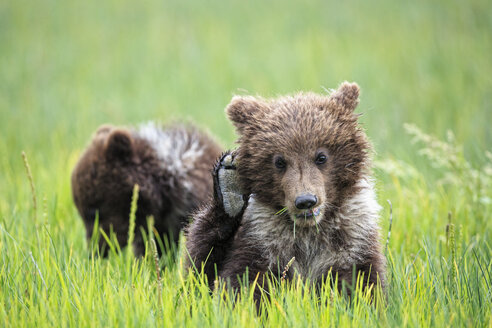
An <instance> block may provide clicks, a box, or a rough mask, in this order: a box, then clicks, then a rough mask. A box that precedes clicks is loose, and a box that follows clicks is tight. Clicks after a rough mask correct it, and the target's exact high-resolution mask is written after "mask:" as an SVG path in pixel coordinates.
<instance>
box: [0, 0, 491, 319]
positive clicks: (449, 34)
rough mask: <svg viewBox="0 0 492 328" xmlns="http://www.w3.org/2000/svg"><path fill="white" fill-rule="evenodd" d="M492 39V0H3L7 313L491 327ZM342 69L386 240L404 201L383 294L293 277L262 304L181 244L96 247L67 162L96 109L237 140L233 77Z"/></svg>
mask: <svg viewBox="0 0 492 328" xmlns="http://www.w3.org/2000/svg"><path fill="white" fill-rule="evenodd" d="M491 53H492V4H491V3H490V1H485V0H484V1H474V0H472V1H453V0H451V1H448V0H446V1H444V0H442V1H439V0H436V1H424V0H416V1H411V2H408V1H405V2H403V1H390V0H376V1H370V2H369V1H345V2H335V1H314V0H308V1H304V2H286V1H280V0H274V1H268V2H266V1H257V0H253V1H247V2H246V1H215V0H213V1H193V2H190V1H175V0H172V1H155V0H149V1H144V2H141V3H140V2H139V3H137V2H130V1H124V0H123V1H94V0H88V1H47V0H43V1H26V0H18V1H12V0H7V1H3V2H0V259H1V260H0V261H1V262H0V263H1V265H0V325H2V326H12V327H18V326H29V327H31V326H35V327H44V326H50V327H51V326H162V325H165V326H171V325H179V326H184V325H187V326H249V325H260V324H262V325H265V326H278V325H281V326H301V325H302V326H327V325H333V326H374V325H378V326H418V327H421V326H448V325H449V326H482V327H491V326H492V320H491V314H490V312H491V308H492V262H491V258H492V256H491V253H492V245H491V244H492V242H491V228H492V218H491V213H492V157H491V156H490V154H488V155H487V153H486V151H487V150H488V151H491V150H492V149H491V148H492V129H491V128H490V119H491V118H492V92H490V90H492V79H491V76H492V62H491V60H490V58H491ZM344 80H349V81H357V82H358V83H359V84H360V86H361V88H362V95H361V104H360V106H359V109H358V111H359V112H362V113H364V116H363V117H362V121H363V124H364V127H365V128H366V130H367V133H368V135H369V136H370V138H371V139H372V141H373V143H374V146H375V149H376V153H375V155H374V157H375V164H376V169H375V176H376V179H377V186H378V196H379V199H380V203H381V204H382V205H384V211H383V212H382V213H381V214H382V220H381V225H382V234H383V238H382V239H384V240H382V241H383V242H385V240H386V233H387V230H388V225H389V220H388V219H389V205H388V204H387V202H386V200H387V199H389V200H390V201H391V203H392V206H393V226H392V233H391V238H390V242H389V246H388V252H387V257H388V284H389V285H388V294H387V301H386V302H377V303H376V304H375V305H370V304H368V302H367V300H366V299H365V298H364V296H363V295H359V296H358V297H356V298H355V299H354V300H353V302H351V303H348V302H347V301H346V300H345V299H344V298H343V297H340V296H339V295H337V294H336V293H333V292H332V291H331V290H329V288H327V287H326V288H325V289H322V290H321V291H320V292H318V293H316V292H314V291H313V290H312V288H310V285H309V284H303V283H301V282H299V281H294V282H290V283H286V282H284V283H282V286H281V287H279V288H276V289H275V292H274V293H273V295H272V298H271V301H269V302H266V303H265V308H264V311H263V312H262V314H261V315H260V316H257V315H256V312H255V308H254V306H253V304H252V302H251V299H250V298H251V297H250V292H249V291H248V290H247V289H244V290H243V291H242V297H240V298H239V300H238V301H237V303H236V304H235V305H234V306H233V304H232V302H231V301H230V298H229V297H228V296H227V295H226V294H225V292H224V291H223V290H221V289H218V290H217V291H215V292H214V293H213V294H212V295H210V294H209V292H208V289H207V287H206V285H205V284H204V283H203V281H201V280H200V279H198V278H196V277H195V276H193V275H187V273H186V272H185V271H184V270H183V269H182V267H181V265H180V263H181V262H182V260H183V259H182V258H181V259H180V260H179V261H178V263H168V265H167V267H166V269H164V270H163V271H162V272H161V279H160V280H158V279H157V274H156V266H155V263H154V258H153V255H152V252H150V253H149V254H148V255H147V256H146V257H145V258H144V259H141V260H135V259H134V258H133V257H132V256H131V254H129V253H128V252H123V253H122V254H120V255H116V254H113V255H112V256H110V257H109V259H108V260H98V259H95V258H92V259H91V258H90V257H89V252H88V248H87V245H86V241H85V238H84V235H85V232H84V227H83V224H82V221H81V220H80V218H79V217H78V215H77V213H76V210H75V208H74V205H73V203H72V199H71V192H70V181H69V177H70V172H71V169H72V168H73V166H74V164H75V162H76V160H77V158H78V156H79V154H80V152H81V151H82V149H83V148H84V146H85V145H86V144H87V142H88V140H89V138H90V135H91V133H92V132H93V131H94V130H95V129H96V128H97V126H98V125H100V124H102V123H107V122H110V123H113V124H134V123H138V122H141V121H145V120H150V119H156V120H161V121H169V120H173V119H190V120H192V121H194V122H198V124H199V125H200V126H202V127H204V128H206V129H208V130H209V131H210V132H211V133H213V134H214V135H215V136H216V137H217V139H218V140H219V141H220V142H221V143H222V144H223V145H224V146H228V147H230V146H233V141H234V131H233V129H232V125H231V124H230V123H229V122H228V121H227V119H226V118H225V115H224V113H223V108H224V107H225V106H226V104H227V103H228V101H229V100H230V98H231V96H232V95H233V94H235V93H249V94H261V95H263V96H275V95H278V94H284V93H289V92H294V91H298V90H312V91H315V92H324V91H323V90H324V88H334V87H336V86H337V85H338V84H339V83H340V82H341V81H344ZM404 123H411V124H413V125H405V126H404ZM405 127H406V128H405ZM416 127H418V128H416ZM419 129H421V130H419ZM448 130H449V131H452V132H453V137H450V135H448ZM422 131H424V132H425V133H430V134H432V135H435V136H436V138H431V137H430V136H428V135H426V134H425V133H423V132H422ZM412 140H415V141H416V142H414V143H412ZM442 140H444V141H445V142H444V141H442ZM460 145H462V146H460ZM22 151H25V153H26V155H27V158H28V160H29V164H30V168H31V171H32V182H33V184H34V187H35V196H36V197H35V200H36V208H35V207H34V206H33V194H32V192H31V186H30V180H29V178H28V175H27V174H26V169H25V166H24V162H23V159H22V156H21V152H22ZM449 217H450V218H451V223H449ZM137 233H138V232H137ZM162 261H163V262H166V259H165V258H164V259H162ZM160 293H162V295H161V297H159V295H160Z"/></svg>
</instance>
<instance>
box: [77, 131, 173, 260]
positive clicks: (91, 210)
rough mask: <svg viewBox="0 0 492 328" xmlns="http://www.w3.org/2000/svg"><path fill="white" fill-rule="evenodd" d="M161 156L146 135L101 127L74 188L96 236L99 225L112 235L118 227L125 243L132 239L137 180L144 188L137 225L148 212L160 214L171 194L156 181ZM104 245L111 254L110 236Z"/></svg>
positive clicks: (89, 233) (88, 226)
mask: <svg viewBox="0 0 492 328" xmlns="http://www.w3.org/2000/svg"><path fill="white" fill-rule="evenodd" d="M153 162H155V156H153V155H152V152H151V150H150V149H149V147H148V146H147V145H145V144H144V143H143V141H142V140H140V139H138V138H135V137H134V136H133V135H132V132H131V131H130V130H128V129H125V128H116V127H112V126H109V125H103V126H101V127H100V128H99V129H98V130H97V132H96V133H95V135H94V137H93V140H92V142H91V144H90V146H89V147H88V148H87V150H86V151H85V152H84V154H83V155H82V157H81V158H80V160H79V162H78V163H77V165H76V167H75V168H74V170H73V173H72V193H73V198H74V202H75V205H76V206H77V209H78V210H79V213H80V215H81V217H82V219H83V221H84V224H85V227H86V235H87V238H88V239H90V238H91V236H92V234H93V229H94V225H95V221H96V217H97V218H98V225H99V227H100V228H102V229H103V231H104V232H105V233H106V234H107V235H108V236H110V232H111V231H112V232H114V233H115V236H116V238H117V240H118V243H119V245H120V246H121V247H123V246H125V245H126V243H127V238H128V226H129V213H130V204H131V198H132V192H133V188H134V186H135V184H138V185H139V187H140V190H139V198H138V207H137V215H136V218H137V224H139V223H140V222H138V221H144V220H145V218H146V217H147V216H148V215H151V214H156V209H158V208H160V207H162V206H163V205H164V204H162V202H163V201H165V199H162V198H161V197H160V195H159V193H158V190H157V186H154V184H153V183H152V176H151V175H152V172H153V171H155V167H157V165H158V164H157V163H153ZM99 244H100V245H99V246H100V249H101V250H102V251H103V254H104V255H106V253H107V249H104V250H103V248H105V247H106V245H105V242H104V238H102V237H101V238H99Z"/></svg>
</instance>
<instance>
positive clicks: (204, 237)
mask: <svg viewBox="0 0 492 328" xmlns="http://www.w3.org/2000/svg"><path fill="white" fill-rule="evenodd" d="M358 96H359V87H358V86H357V84H355V83H353V84H351V83H347V82H345V83H343V84H342V85H341V86H340V88H339V89H338V90H336V91H335V92H333V93H332V94H331V95H329V96H328V95H327V96H324V95H317V94H313V93H299V94H296V95H293V96H286V97H280V98H278V99H273V100H265V99H261V98H255V97H234V98H233V99H232V101H231V103H230V104H229V105H228V107H227V109H226V112H227V115H228V116H229V119H230V120H231V121H232V122H233V123H234V125H235V126H236V128H237V132H238V133H239V136H240V137H239V140H238V144H239V148H238V149H237V150H236V151H234V152H232V153H226V154H225V155H224V156H222V158H221V159H220V160H219V161H218V162H217V163H216V166H215V170H214V173H213V177H214V195H213V199H212V201H211V203H209V204H207V205H206V206H204V207H203V208H201V209H200V210H199V211H197V212H196V213H195V215H194V221H193V222H192V223H191V225H190V226H189V227H188V229H187V239H188V240H187V249H188V252H189V256H190V259H191V260H192V261H193V262H194V265H195V266H196V268H197V269H198V271H199V272H200V271H201V270H204V273H205V274H206V275H207V277H208V281H209V283H210V284H213V282H214V279H215V274H216V273H217V275H218V276H219V277H221V278H224V279H226V281H228V283H229V284H230V286H231V287H233V288H237V287H239V286H240V279H241V277H242V276H243V274H244V273H246V272H247V273H248V279H249V281H250V282H252V281H253V280H255V279H256V278H257V276H259V279H258V283H259V285H260V286H262V284H263V287H264V288H266V284H264V283H263V282H264V279H263V278H264V275H266V274H269V275H273V276H274V277H279V275H281V274H282V271H283V270H284V268H285V267H286V265H287V263H288V262H289V261H291V260H292V259H294V258H295V259H294V261H293V262H292V266H291V267H290V269H289V270H288V272H287V278H292V277H293V276H294V275H295V274H299V275H301V276H302V277H309V278H310V279H311V281H317V282H318V283H320V282H321V281H322V280H323V279H324V278H327V276H328V275H329V274H331V275H332V276H333V277H334V276H338V281H339V285H338V288H340V289H341V288H342V286H343V285H344V284H342V282H343V281H344V282H346V283H348V285H350V284H351V283H352V277H353V274H355V275H357V274H364V281H365V282H366V283H367V285H376V284H380V285H381V286H384V273H385V258H384V256H383V254H382V253H381V246H380V241H379V227H378V212H379V210H380V206H379V205H378V203H377V201H376V197H375V192H374V187H373V183H372V181H371V178H370V173H371V172H370V159H369V154H368V153H369V151H370V144H369V142H368V140H367V138H366V135H365V133H364V131H363V130H362V129H361V128H360V127H359V125H358V123H357V118H358V115H357V114H355V113H354V109H355V108H356V106H357V104H358V102H359V100H358ZM190 265H191V264H190ZM354 269H355V270H356V272H353V270H354ZM367 285H366V286H367ZM346 292H347V293H349V294H350V292H351V291H350V289H347V290H346ZM260 295H261V294H260V293H259V290H258V288H257V289H256V290H255V297H256V298H257V299H258V297H259V296H260Z"/></svg>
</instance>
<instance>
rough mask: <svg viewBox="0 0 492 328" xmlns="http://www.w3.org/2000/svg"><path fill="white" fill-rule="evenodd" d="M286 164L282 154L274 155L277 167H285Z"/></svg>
mask: <svg viewBox="0 0 492 328" xmlns="http://www.w3.org/2000/svg"><path fill="white" fill-rule="evenodd" d="M286 166H287V163H286V162H285V159H284V158H283V157H282V156H277V157H275V167H276V168H277V169H280V170H281V169H285V167H286Z"/></svg>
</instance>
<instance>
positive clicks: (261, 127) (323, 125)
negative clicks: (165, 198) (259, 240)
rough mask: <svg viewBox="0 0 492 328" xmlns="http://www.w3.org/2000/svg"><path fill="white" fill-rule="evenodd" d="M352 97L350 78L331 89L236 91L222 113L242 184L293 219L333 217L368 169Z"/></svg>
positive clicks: (355, 91)
mask: <svg viewBox="0 0 492 328" xmlns="http://www.w3.org/2000/svg"><path fill="white" fill-rule="evenodd" d="M358 97H359V87H358V85H357V84H355V83H348V82H344V83H342V84H341V86H340V87H339V88H338V90H336V91H334V92H333V93H332V94H331V95H317V94H314V93H299V94H295V95H292V96H285V97H279V98H277V99H271V100H265V99H262V98H258V97H252V96H235V97H234V98H233V99H232V101H231V103H230V104H229V105H228V107H227V108H226V112H227V115H228V117H229V119H230V120H231V121H232V122H233V124H234V125H235V127H236V129H237V132H238V134H239V139H238V143H239V149H238V152H237V161H238V174H239V179H240V182H241V185H242V188H243V189H244V190H245V191H246V192H247V193H249V194H253V195H254V198H255V199H256V200H258V201H260V202H262V203H263V204H266V205H268V206H270V207H271V208H272V210H274V211H279V210H282V211H286V213H287V214H288V218H290V219H291V220H295V221H296V222H297V224H299V225H304V226H313V225H315V223H319V222H321V221H322V220H324V219H326V218H329V217H331V216H332V215H333V214H334V213H336V211H337V210H338V209H339V208H340V207H341V206H342V205H343V202H344V200H346V199H347V198H348V197H350V196H351V195H353V194H354V193H355V192H357V182H358V181H359V180H361V179H363V178H364V177H365V176H366V175H367V173H368V165H369V163H368V161H369V159H368V150H369V148H370V145H369V142H368V140H367V138H366V135H365V133H364V132H363V131H362V130H361V128H360V127H359V125H358V123H357V118H358V115H357V114H355V113H354V109H355V108H356V107H357V104H358V103H359V99H358ZM282 217H286V216H285V215H283V216H282Z"/></svg>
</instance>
